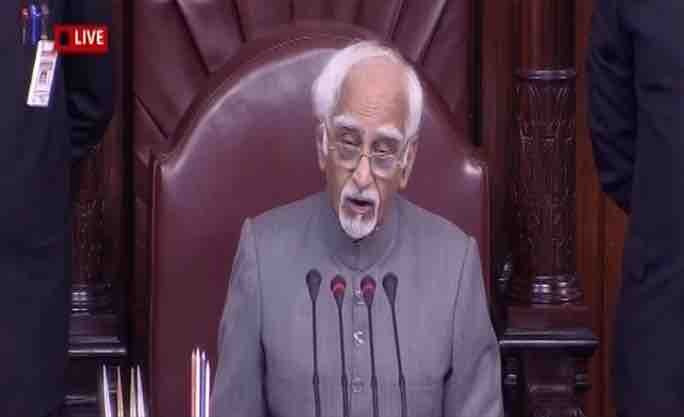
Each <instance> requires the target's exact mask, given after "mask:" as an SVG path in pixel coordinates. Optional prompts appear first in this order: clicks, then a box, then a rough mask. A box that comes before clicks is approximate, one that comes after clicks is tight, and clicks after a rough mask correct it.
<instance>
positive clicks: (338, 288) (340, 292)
mask: <svg viewBox="0 0 684 417" xmlns="http://www.w3.org/2000/svg"><path fill="white" fill-rule="evenodd" d="M346 288H347V282H346V281H345V280H344V278H342V277H341V276H339V275H337V276H336V277H335V278H333V280H332V281H331V282H330V291H332V293H333V296H334V297H335V302H336V303H337V317H338V323H339V325H340V326H339V327H340V358H341V363H342V377H341V384H342V415H343V416H344V417H349V387H348V383H347V364H346V360H345V354H344V325H343V321H342V320H343V318H342V305H343V301H344V292H345V290H346Z"/></svg>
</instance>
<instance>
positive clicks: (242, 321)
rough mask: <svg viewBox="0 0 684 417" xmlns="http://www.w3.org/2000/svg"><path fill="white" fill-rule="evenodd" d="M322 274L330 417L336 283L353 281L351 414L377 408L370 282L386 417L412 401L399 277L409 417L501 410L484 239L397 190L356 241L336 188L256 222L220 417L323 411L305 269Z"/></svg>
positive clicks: (335, 384) (247, 228) (216, 399)
mask: <svg viewBox="0 0 684 417" xmlns="http://www.w3.org/2000/svg"><path fill="white" fill-rule="evenodd" d="M311 268H316V269H318V270H319V271H320V272H321V275H322V276H323V281H322V283H321V289H320V292H319V295H318V302H317V308H316V309H317V321H318V326H317V328H318V363H319V365H318V366H319V375H320V392H321V395H320V398H321V410H322V412H321V416H322V417H334V416H341V415H342V390H341V386H340V376H341V364H340V346H339V327H338V318H337V307H336V304H335V300H334V299H333V297H332V294H331V293H330V290H329V288H330V281H331V279H332V278H333V277H334V276H335V275H336V274H340V275H342V276H343V277H345V279H346V280H347V293H346V296H345V299H344V306H343V316H344V338H343V339H344V344H345V350H346V361H347V375H348V378H349V385H350V386H349V395H350V403H351V416H354V417H369V416H371V415H372V396H371V389H370V374H371V363H370V349H369V339H368V337H369V334H368V317H367V311H366V307H365V305H364V303H363V300H362V299H361V297H360V292H359V286H360V282H361V279H362V278H363V277H364V276H365V275H367V274H370V275H371V276H372V277H374V278H375V279H376V281H377V283H378V288H377V292H376V294H375V300H374V302H373V305H372V308H373V333H374V343H375V345H374V346H375V357H376V373H377V378H378V397H379V414H380V416H381V417H398V416H400V414H401V411H400V410H401V399H400V394H399V385H398V382H397V374H398V372H397V361H396V354H395V347H394V335H393V330H392V317H391V309H390V306H389V303H388V301H387V297H386V296H385V293H384V291H383V289H382V284H381V280H382V277H384V275H385V274H386V273H387V272H394V273H395V274H396V275H397V277H398V278H399V285H398V289H397V299H396V300H397V301H396V303H397V305H396V310H397V322H398V326H399V340H400V344H401V355H402V364H403V368H404V375H405V377H406V385H407V401H408V416H410V417H434V416H449V417H457V416H459V417H488V416H502V415H503V405H502V395H501V370H500V359H499V349H498V344H497V340H496V337H495V335H494V332H493V330H492V326H491V322H490V318H489V313H488V310H487V302H486V296H485V291H484V285H483V284H484V282H483V278H482V272H481V266H480V258H479V255H478V249H477V244H476V242H475V240H474V239H473V238H471V237H469V236H468V235H466V234H465V233H463V232H462V231H461V230H460V229H459V228H458V227H456V226H454V225H453V224H451V223H449V222H448V221H446V220H444V219H443V218H441V217H439V216H436V215H434V214H431V213H429V212H427V211H425V210H423V209H421V208H419V207H417V206H415V205H414V204H412V203H410V202H409V201H407V200H405V199H404V198H403V197H400V196H397V197H395V199H394V202H393V204H392V209H391V210H390V211H389V212H388V214H387V216H386V219H385V221H384V223H383V225H382V226H381V227H380V228H378V229H377V230H376V231H375V232H374V233H373V234H372V235H370V236H369V237H367V238H365V239H362V240H360V241H358V242H354V241H352V240H351V239H350V238H349V237H347V235H346V234H345V233H344V232H343V231H342V229H341V227H340V226H339V222H338V220H337V215H336V213H335V211H334V210H333V208H332V206H331V203H330V200H329V197H328V194H327V193H326V192H322V193H318V194H315V195H312V196H310V197H307V198H305V199H303V200H300V201H297V202H294V203H291V204H288V205H286V206H283V207H279V208H276V209H273V210H270V211H268V212H266V213H264V214H262V215H260V216H258V217H256V218H254V219H253V220H252V219H247V220H246V221H245V222H244V225H243V227H242V235H241V237H240V243H239V247H238V250H237V254H236V256H235V259H234V261H233V269H232V275H231V278H230V279H231V282H230V289H229V291H228V297H227V300H226V306H225V310H224V313H223V317H222V319H221V323H220V328H219V342H218V351H219V361H218V368H217V372H216V377H215V382H214V387H213V393H212V397H211V415H212V417H255V416H273V417H302V416H313V415H314V394H313V389H312V376H313V345H312V338H313V336H312V308H311V301H310V299H309V293H308V289H307V286H306V282H305V276H306V274H307V272H308V271H309V270H310V269H311Z"/></svg>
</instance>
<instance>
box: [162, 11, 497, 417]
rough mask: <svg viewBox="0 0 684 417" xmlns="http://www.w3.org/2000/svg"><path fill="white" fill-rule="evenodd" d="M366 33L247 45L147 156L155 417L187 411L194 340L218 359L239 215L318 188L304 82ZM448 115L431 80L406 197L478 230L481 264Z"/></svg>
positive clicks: (330, 28) (471, 155) (467, 170)
mask: <svg viewBox="0 0 684 417" xmlns="http://www.w3.org/2000/svg"><path fill="white" fill-rule="evenodd" d="M369 36H370V35H369V34H368V33H367V32H365V31H361V30H358V29H355V28H353V27H351V26H349V25H315V24H306V25H294V26H290V27H288V28H285V29H282V30H280V31H278V32H274V33H272V34H271V35H269V36H265V37H262V38H260V39H259V40H258V41H255V42H253V43H250V45H249V46H247V47H244V48H243V49H242V51H241V52H240V53H239V54H238V55H237V56H236V57H234V58H233V59H232V60H231V61H230V62H228V63H227V64H225V65H224V66H223V67H222V68H221V69H220V70H219V71H217V72H215V73H214V74H213V76H212V77H210V79H209V80H208V81H207V83H206V86H205V87H204V88H203V89H202V90H201V91H200V93H199V94H198V96H197V98H196V99H195V100H194V102H193V103H192V104H191V105H190V107H189V108H188V110H187V111H186V113H185V115H184V117H183V119H182V120H181V122H180V123H179V126H178V128H177V130H176V134H175V135H173V137H172V139H171V140H172V141H173V143H175V146H174V148H173V150H172V151H170V152H169V153H168V154H166V155H164V156H162V157H160V158H159V159H157V160H156V161H155V162H154V163H153V165H154V168H153V180H152V208H151V216H150V218H151V220H152V223H151V256H150V272H151V295H152V296H151V305H150V309H151V310H150V317H151V326H150V354H149V373H150V382H151V384H150V386H151V387H152V392H151V401H152V410H153V415H160V416H173V415H181V414H179V413H180V411H179V410H183V412H184V411H185V410H188V407H189V400H188V395H189V394H188V393H189V387H188V358H189V354H190V352H191V349H192V348H193V346H195V345H199V346H203V347H205V348H206V349H207V350H208V352H209V356H210V358H211V360H212V362H213V363H214V364H215V363H216V351H215V348H216V330H217V326H218V321H219V318H220V314H221V310H222V308H223V305H224V302H225V294H226V289H227V285H228V282H227V278H228V276H229V273H230V268H231V264H232V258H233V255H234V253H235V249H236V245H237V240H238V238H239V232H240V226H241V223H242V221H243V220H244V218H245V217H246V216H254V215H255V214H258V213H260V212H263V211H265V210H268V209H269V208H272V207H274V206H277V205H280V204H284V203H287V202H290V201H294V200H296V199H298V198H301V197H304V196H305V195H308V194H310V193H313V192H316V191H319V190H321V189H322V187H323V177H322V175H321V173H320V171H319V170H318V166H317V164H316V155H315V148H314V132H315V120H314V117H313V114H312V108H311V104H310V98H309V91H310V86H311V83H312V81H313V79H314V78H315V76H316V75H317V73H318V72H319V71H320V69H321V68H322V66H323V64H324V63H325V61H326V60H327V58H328V57H329V56H330V54H331V53H332V52H333V51H334V50H336V49H338V48H341V47H343V46H345V45H347V44H348V43H350V42H351V41H353V40H358V39H362V38H367V37H369ZM461 118H462V119H465V116H461ZM455 120H458V118H455V117H453V115H452V114H451V113H450V111H449V109H448V107H447V106H446V105H445V104H444V103H443V101H442V100H441V99H440V98H439V97H438V96H437V95H436V94H435V93H434V91H433V90H432V89H431V88H428V90H427V94H426V114H425V117H424V125H423V128H422V130H421V145H420V149H419V154H418V158H417V161H416V166H415V169H414V174H413V176H412V178H411V183H410V184H409V189H408V190H407V195H408V197H409V199H411V200H412V201H414V202H417V203H418V204H419V205H421V206H423V207H425V208H427V209H429V210H432V211H434V212H437V213H439V214H441V215H442V216H444V217H446V218H448V219H450V220H452V221H453V222H455V223H456V224H459V225H461V226H462V227H463V228H464V229H465V230H466V231H467V232H469V233H471V234H473V235H475V236H476V237H477V239H478V241H479V243H480V247H481V251H482V258H483V260H484V261H485V263H487V262H488V260H489V242H488V236H489V231H488V224H489V206H488V204H489V203H488V202H489V197H488V190H487V180H486V170H485V166H484V164H483V162H482V158H481V157H480V155H479V153H478V150H477V149H475V148H474V147H473V146H472V145H471V143H470V140H469V135H468V132H467V129H466V128H465V126H466V124H465V123H457V122H455ZM461 122H462V120H461ZM485 270H488V268H486V269H485Z"/></svg>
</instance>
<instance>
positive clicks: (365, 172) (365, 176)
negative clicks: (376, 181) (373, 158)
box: [352, 155, 373, 190]
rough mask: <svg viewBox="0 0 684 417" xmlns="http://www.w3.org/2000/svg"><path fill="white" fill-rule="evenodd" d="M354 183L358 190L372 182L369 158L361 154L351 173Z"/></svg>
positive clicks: (363, 188)
mask: <svg viewBox="0 0 684 417" xmlns="http://www.w3.org/2000/svg"><path fill="white" fill-rule="evenodd" d="M352 179H353V180H354V184H356V187H357V188H358V189H359V190H365V189H366V187H368V186H369V185H371V184H372V183H373V174H372V172H371V166H370V159H369V158H368V157H367V156H365V155H363V156H361V160H360V161H359V164H358V165H357V166H356V169H355V170H354V173H353V175H352Z"/></svg>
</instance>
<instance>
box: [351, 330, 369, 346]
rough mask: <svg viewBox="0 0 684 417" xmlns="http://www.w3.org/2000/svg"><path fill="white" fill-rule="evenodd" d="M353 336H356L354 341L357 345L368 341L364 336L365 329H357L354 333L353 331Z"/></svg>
mask: <svg viewBox="0 0 684 417" xmlns="http://www.w3.org/2000/svg"><path fill="white" fill-rule="evenodd" d="M352 336H353V337H354V343H355V344H356V346H361V345H362V344H364V343H366V341H365V340H364V338H363V330H357V331H355V332H354V333H352Z"/></svg>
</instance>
